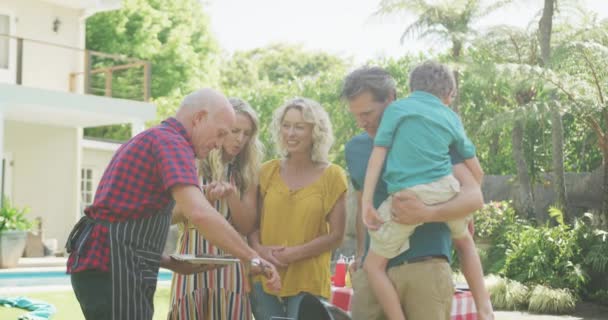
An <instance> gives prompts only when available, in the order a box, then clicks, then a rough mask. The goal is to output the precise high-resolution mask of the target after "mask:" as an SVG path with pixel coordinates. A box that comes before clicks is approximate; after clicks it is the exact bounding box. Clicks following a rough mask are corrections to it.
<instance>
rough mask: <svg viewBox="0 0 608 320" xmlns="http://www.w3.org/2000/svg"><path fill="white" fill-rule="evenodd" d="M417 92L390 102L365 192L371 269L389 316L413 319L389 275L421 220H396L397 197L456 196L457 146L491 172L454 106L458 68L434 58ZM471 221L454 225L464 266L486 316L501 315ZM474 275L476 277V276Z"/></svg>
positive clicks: (477, 171) (418, 74)
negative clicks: (383, 193) (381, 189)
mask: <svg viewBox="0 0 608 320" xmlns="http://www.w3.org/2000/svg"><path fill="white" fill-rule="evenodd" d="M410 91H411V92H412V93H411V95H410V96H409V97H407V98H405V99H401V100H398V101H396V102H394V103H392V104H391V105H389V106H388V107H387V108H386V110H385V111H384V114H383V116H382V121H381V122H380V127H379V128H378V132H377V134H376V136H375V139H374V149H373V151H372V154H371V157H370V160H369V164H368V169H367V174H366V177H365V185H364V189H363V196H362V212H363V221H364V223H365V224H366V225H367V227H368V228H369V229H370V237H371V246H370V251H369V253H368V256H367V257H366V259H365V263H364V269H365V271H366V273H367V275H368V278H369V283H370V286H371V287H372V290H373V291H374V294H375V295H376V297H377V298H378V301H379V302H380V304H381V305H382V308H383V310H384V312H385V314H386V316H387V317H388V318H389V319H391V320H401V319H405V315H404V314H403V311H402V308H401V304H400V303H399V297H398V295H397V292H396V290H395V288H394V287H393V286H392V283H391V281H390V280H389V278H388V276H387V274H386V271H385V270H386V266H387V263H388V260H389V259H391V258H393V257H395V256H397V255H399V254H400V253H402V252H404V251H406V250H408V248H409V236H410V235H411V234H412V233H413V232H414V229H415V228H416V225H402V224H398V223H396V222H393V221H392V220H391V201H392V195H394V194H396V193H398V192H413V193H414V194H415V195H416V196H417V197H418V198H420V199H421V200H422V201H423V202H425V203H426V204H437V203H441V202H445V201H448V200H450V199H451V198H452V197H454V196H455V195H456V194H457V193H458V192H459V191H460V185H459V183H458V180H456V179H455V178H454V177H453V176H452V172H451V170H452V163H451V161H450V155H449V153H450V149H453V150H454V151H456V153H457V154H459V155H460V156H461V157H462V158H464V159H465V160H464V163H465V165H466V166H467V167H468V169H469V170H470V171H471V172H472V173H473V175H474V176H475V178H476V179H477V181H478V182H479V183H481V178H482V176H483V171H482V169H481V166H480V165H479V161H478V160H477V158H476V157H475V147H474V146H473V144H472V143H471V141H470V140H469V139H468V138H467V136H466V134H465V131H464V128H463V126H462V123H461V121H460V119H459V118H458V115H456V113H454V112H453V111H452V110H450V109H449V108H448V107H447V106H448V105H449V104H450V103H451V102H452V99H453V96H454V94H455V92H456V83H455V80H454V77H453V74H452V72H451V70H450V69H449V68H448V67H446V66H444V65H441V64H438V63H436V62H432V61H427V62H425V63H423V64H421V65H419V66H417V67H416V68H415V69H414V70H413V71H412V73H411V74H410ZM385 159H386V168H385V171H384V175H383V179H384V180H385V182H386V184H387V187H388V192H389V194H391V196H390V197H389V198H388V199H386V200H385V201H384V202H383V203H382V205H381V206H380V207H379V208H378V211H376V210H375V209H374V206H373V194H374V191H375V190H374V189H375V186H376V184H377V182H378V179H379V176H380V172H381V171H382V167H383V164H384V162H385ZM468 222H469V220H468V219H460V220H454V221H450V222H448V226H449V228H450V231H451V232H452V237H453V238H454V239H455V243H456V246H457V247H458V248H464V251H465V252H463V253H461V256H462V257H463V261H462V264H463V271H464V273H465V274H469V275H474V276H473V277H468V278H467V280H468V281H469V285H470V286H471V289H472V291H473V295H474V297H475V302H476V305H477V309H478V316H479V319H493V311H492V306H491V304H490V302H489V295H488V294H487V291H486V290H485V287H484V286H483V274H482V272H481V271H480V270H481V265H480V263H479V257H478V256H477V252H476V251H475V250H476V249H475V246H474V243H473V241H472V239H471V237H470V234H469V232H468V229H467V225H468ZM469 278H471V279H469Z"/></svg>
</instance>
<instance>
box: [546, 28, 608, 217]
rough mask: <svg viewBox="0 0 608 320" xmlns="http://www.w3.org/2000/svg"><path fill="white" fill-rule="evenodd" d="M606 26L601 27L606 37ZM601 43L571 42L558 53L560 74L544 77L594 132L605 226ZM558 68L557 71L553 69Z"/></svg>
mask: <svg viewBox="0 0 608 320" xmlns="http://www.w3.org/2000/svg"><path fill="white" fill-rule="evenodd" d="M606 27H608V23H606V24H605V25H604V28H605V29H604V30H605V32H606V33H605V34H604V35H608V28H606ZM604 39H606V40H608V37H605V38H604ZM606 42H607V43H606V44H600V43H597V42H592V41H570V42H568V43H566V44H564V45H562V46H560V47H559V48H558V50H557V52H558V54H556V55H557V56H559V57H560V60H559V61H560V64H559V65H558V67H559V70H563V71H562V72H560V73H557V72H547V73H545V74H543V76H544V77H545V78H546V79H547V81H548V82H550V83H552V84H553V85H555V87H556V88H557V90H558V91H559V92H560V93H561V94H563V95H564V96H565V97H566V99H567V101H568V102H570V103H571V104H572V106H571V109H570V112H574V113H576V114H577V115H578V116H579V117H580V118H581V119H583V120H584V121H585V123H586V124H587V125H588V126H589V128H590V129H591V130H592V131H593V132H594V133H595V135H596V139H597V145H598V147H599V149H600V150H601V154H602V165H603V183H602V189H603V192H602V195H603V199H602V220H603V224H604V226H606V227H608V129H605V128H607V127H608V98H607V97H606V89H605V88H607V87H608V70H606V68H605V66H606V64H608V41H606ZM556 69H557V68H556Z"/></svg>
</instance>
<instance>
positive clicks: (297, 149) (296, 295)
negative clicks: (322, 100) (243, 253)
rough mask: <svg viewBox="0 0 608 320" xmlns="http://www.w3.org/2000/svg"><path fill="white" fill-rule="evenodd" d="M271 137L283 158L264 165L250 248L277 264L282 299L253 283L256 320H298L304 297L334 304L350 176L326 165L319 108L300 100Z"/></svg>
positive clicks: (279, 116) (282, 110)
mask: <svg viewBox="0 0 608 320" xmlns="http://www.w3.org/2000/svg"><path fill="white" fill-rule="evenodd" d="M271 130H272V134H273V137H274V140H275V143H276V147H277V148H278V150H279V152H280V154H281V157H280V158H279V159H275V160H270V161H268V162H266V163H264V164H263V165H262V169H261V170H260V182H259V194H260V197H259V200H258V201H259V202H260V203H259V206H260V208H261V210H260V221H259V230H256V231H254V232H253V233H252V234H251V235H250V236H249V241H250V242H251V246H252V248H254V249H255V250H256V251H258V253H259V254H260V256H261V257H262V258H265V259H268V261H270V262H271V263H273V264H275V266H276V267H277V269H278V270H279V274H280V276H281V283H282V289H281V291H280V292H274V291H272V290H270V289H269V288H268V287H267V286H266V285H265V284H262V283H261V282H259V279H258V281H254V283H253V289H252V292H251V294H250V299H251V305H252V309H253V314H254V316H255V318H256V319H260V320H262V319H263V320H266V319H271V318H272V317H290V318H294V319H296V318H297V311H298V305H299V302H300V300H301V297H302V296H303V294H304V293H308V294H312V295H315V296H318V297H321V298H325V299H329V296H330V259H331V253H332V250H333V249H335V248H337V247H338V246H340V243H341V242H342V238H343V236H344V224H345V204H344V195H345V192H346V189H347V182H346V176H345V174H344V171H343V170H342V168H340V167H339V166H337V165H335V164H331V163H330V162H329V161H328V154H329V149H330V147H331V145H332V143H333V133H332V128H331V123H330V121H329V116H328V115H327V112H326V111H325V110H324V109H323V108H322V107H321V105H319V104H318V103H317V102H315V101H312V100H310V99H303V98H297V99H293V100H290V101H288V102H287V103H286V104H284V105H283V106H281V107H279V108H278V109H277V110H275V112H274V113H273V121H272V125H271Z"/></svg>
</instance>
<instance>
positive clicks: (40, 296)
mask: <svg viewBox="0 0 608 320" xmlns="http://www.w3.org/2000/svg"><path fill="white" fill-rule="evenodd" d="M170 294H171V291H170V289H169V287H159V288H157V289H156V295H155V296H154V320H157V319H158V320H160V319H163V320H164V319H167V311H168V309H169V298H170ZM19 296H27V297H28V298H31V299H36V300H41V301H45V302H48V303H51V304H53V305H54V306H55V308H56V309H57V313H55V315H54V316H53V318H52V319H57V320H64V319H65V320H84V316H83V315H82V312H81V311H80V305H79V304H78V301H76V296H74V292H73V291H71V290H70V291H53V292H35V293H30V294H27V295H26V294H19ZM26 312H27V311H25V310H22V309H17V308H6V307H1V306H0V319H2V320H16V319H17V318H19V316H20V315H22V314H24V313H26Z"/></svg>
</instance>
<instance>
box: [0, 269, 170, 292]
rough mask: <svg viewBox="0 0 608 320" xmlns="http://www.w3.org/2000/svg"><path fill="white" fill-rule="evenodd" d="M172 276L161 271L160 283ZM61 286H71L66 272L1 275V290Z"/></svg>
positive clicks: (10, 273) (5, 273)
mask: <svg viewBox="0 0 608 320" xmlns="http://www.w3.org/2000/svg"><path fill="white" fill-rule="evenodd" d="M171 275H172V273H171V272H170V271H167V270H160V272H159V274H158V281H171ZM61 285H71V283H70V275H69V274H66V273H65V271H41V272H1V273H0V288H3V287H31V286H61Z"/></svg>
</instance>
